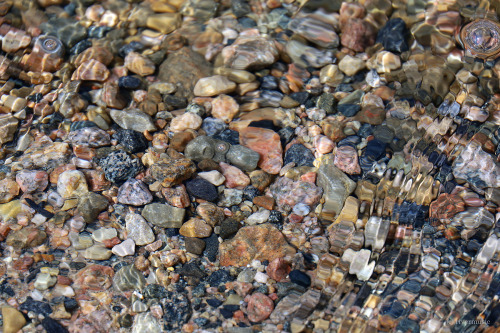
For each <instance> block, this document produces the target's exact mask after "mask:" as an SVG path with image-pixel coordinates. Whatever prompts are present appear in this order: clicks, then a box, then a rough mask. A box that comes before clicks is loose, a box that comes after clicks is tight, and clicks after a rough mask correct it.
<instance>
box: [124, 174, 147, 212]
mask: <svg viewBox="0 0 500 333" xmlns="http://www.w3.org/2000/svg"><path fill="white" fill-rule="evenodd" d="M117 200H118V202H119V203H122V204H126V205H133V206H142V205H145V204H147V203H150V202H151V201H153V196H152V195H151V192H149V189H148V187H147V186H146V184H144V183H143V182H142V181H141V180H137V179H135V178H130V179H129V180H127V181H126V182H125V183H123V185H122V186H120V188H119V189H118V195H117Z"/></svg>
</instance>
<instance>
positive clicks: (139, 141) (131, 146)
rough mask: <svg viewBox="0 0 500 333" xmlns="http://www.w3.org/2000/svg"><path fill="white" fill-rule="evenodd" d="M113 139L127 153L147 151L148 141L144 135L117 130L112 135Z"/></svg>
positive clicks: (126, 130)
mask: <svg viewBox="0 0 500 333" xmlns="http://www.w3.org/2000/svg"><path fill="white" fill-rule="evenodd" d="M113 138H114V139H116V140H118V142H119V143H120V144H121V145H122V146H123V148H125V150H126V151H128V152H129V153H132V154H134V153H138V152H141V151H144V150H146V149H148V140H146V138H145V137H144V134H142V133H141V132H137V131H134V130H131V129H119V130H118V131H116V133H115V134H114V135H113Z"/></svg>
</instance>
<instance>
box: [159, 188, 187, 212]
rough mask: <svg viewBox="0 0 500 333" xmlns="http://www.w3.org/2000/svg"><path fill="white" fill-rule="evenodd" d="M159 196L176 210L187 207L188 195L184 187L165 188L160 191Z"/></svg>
mask: <svg viewBox="0 0 500 333" xmlns="http://www.w3.org/2000/svg"><path fill="white" fill-rule="evenodd" d="M161 194H163V196H164V197H165V199H166V200H167V202H168V203H169V204H170V205H172V206H174V207H178V208H186V207H188V206H189V204H190V201H189V195H188V193H187V191H186V187H184V185H182V184H181V185H179V186H174V187H166V188H163V189H162V190H161Z"/></svg>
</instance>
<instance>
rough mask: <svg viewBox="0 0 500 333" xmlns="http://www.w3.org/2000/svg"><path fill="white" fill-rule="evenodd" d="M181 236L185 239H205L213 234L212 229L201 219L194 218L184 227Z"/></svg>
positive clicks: (180, 232) (180, 230) (180, 231)
mask: <svg viewBox="0 0 500 333" xmlns="http://www.w3.org/2000/svg"><path fill="white" fill-rule="evenodd" d="M179 234H181V235H182V236H184V237H198V238H205V237H209V236H210V235H211V234H212V227H211V226H210V225H209V224H208V223H206V222H205V221H203V220H201V219H197V218H192V219H189V220H188V221H187V222H186V223H184V224H183V225H182V227H181V228H180V229H179Z"/></svg>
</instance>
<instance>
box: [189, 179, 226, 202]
mask: <svg viewBox="0 0 500 333" xmlns="http://www.w3.org/2000/svg"><path fill="white" fill-rule="evenodd" d="M186 190H187V191H188V193H189V194H191V195H192V196H194V197H196V198H200V199H203V200H207V201H211V202H214V201H216V200H217V199H218V197H219V194H218V193H217V188H216V187H215V186H214V185H212V184H211V183H210V182H208V181H207V180H205V179H203V178H195V179H191V180H188V181H187V182H186Z"/></svg>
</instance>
